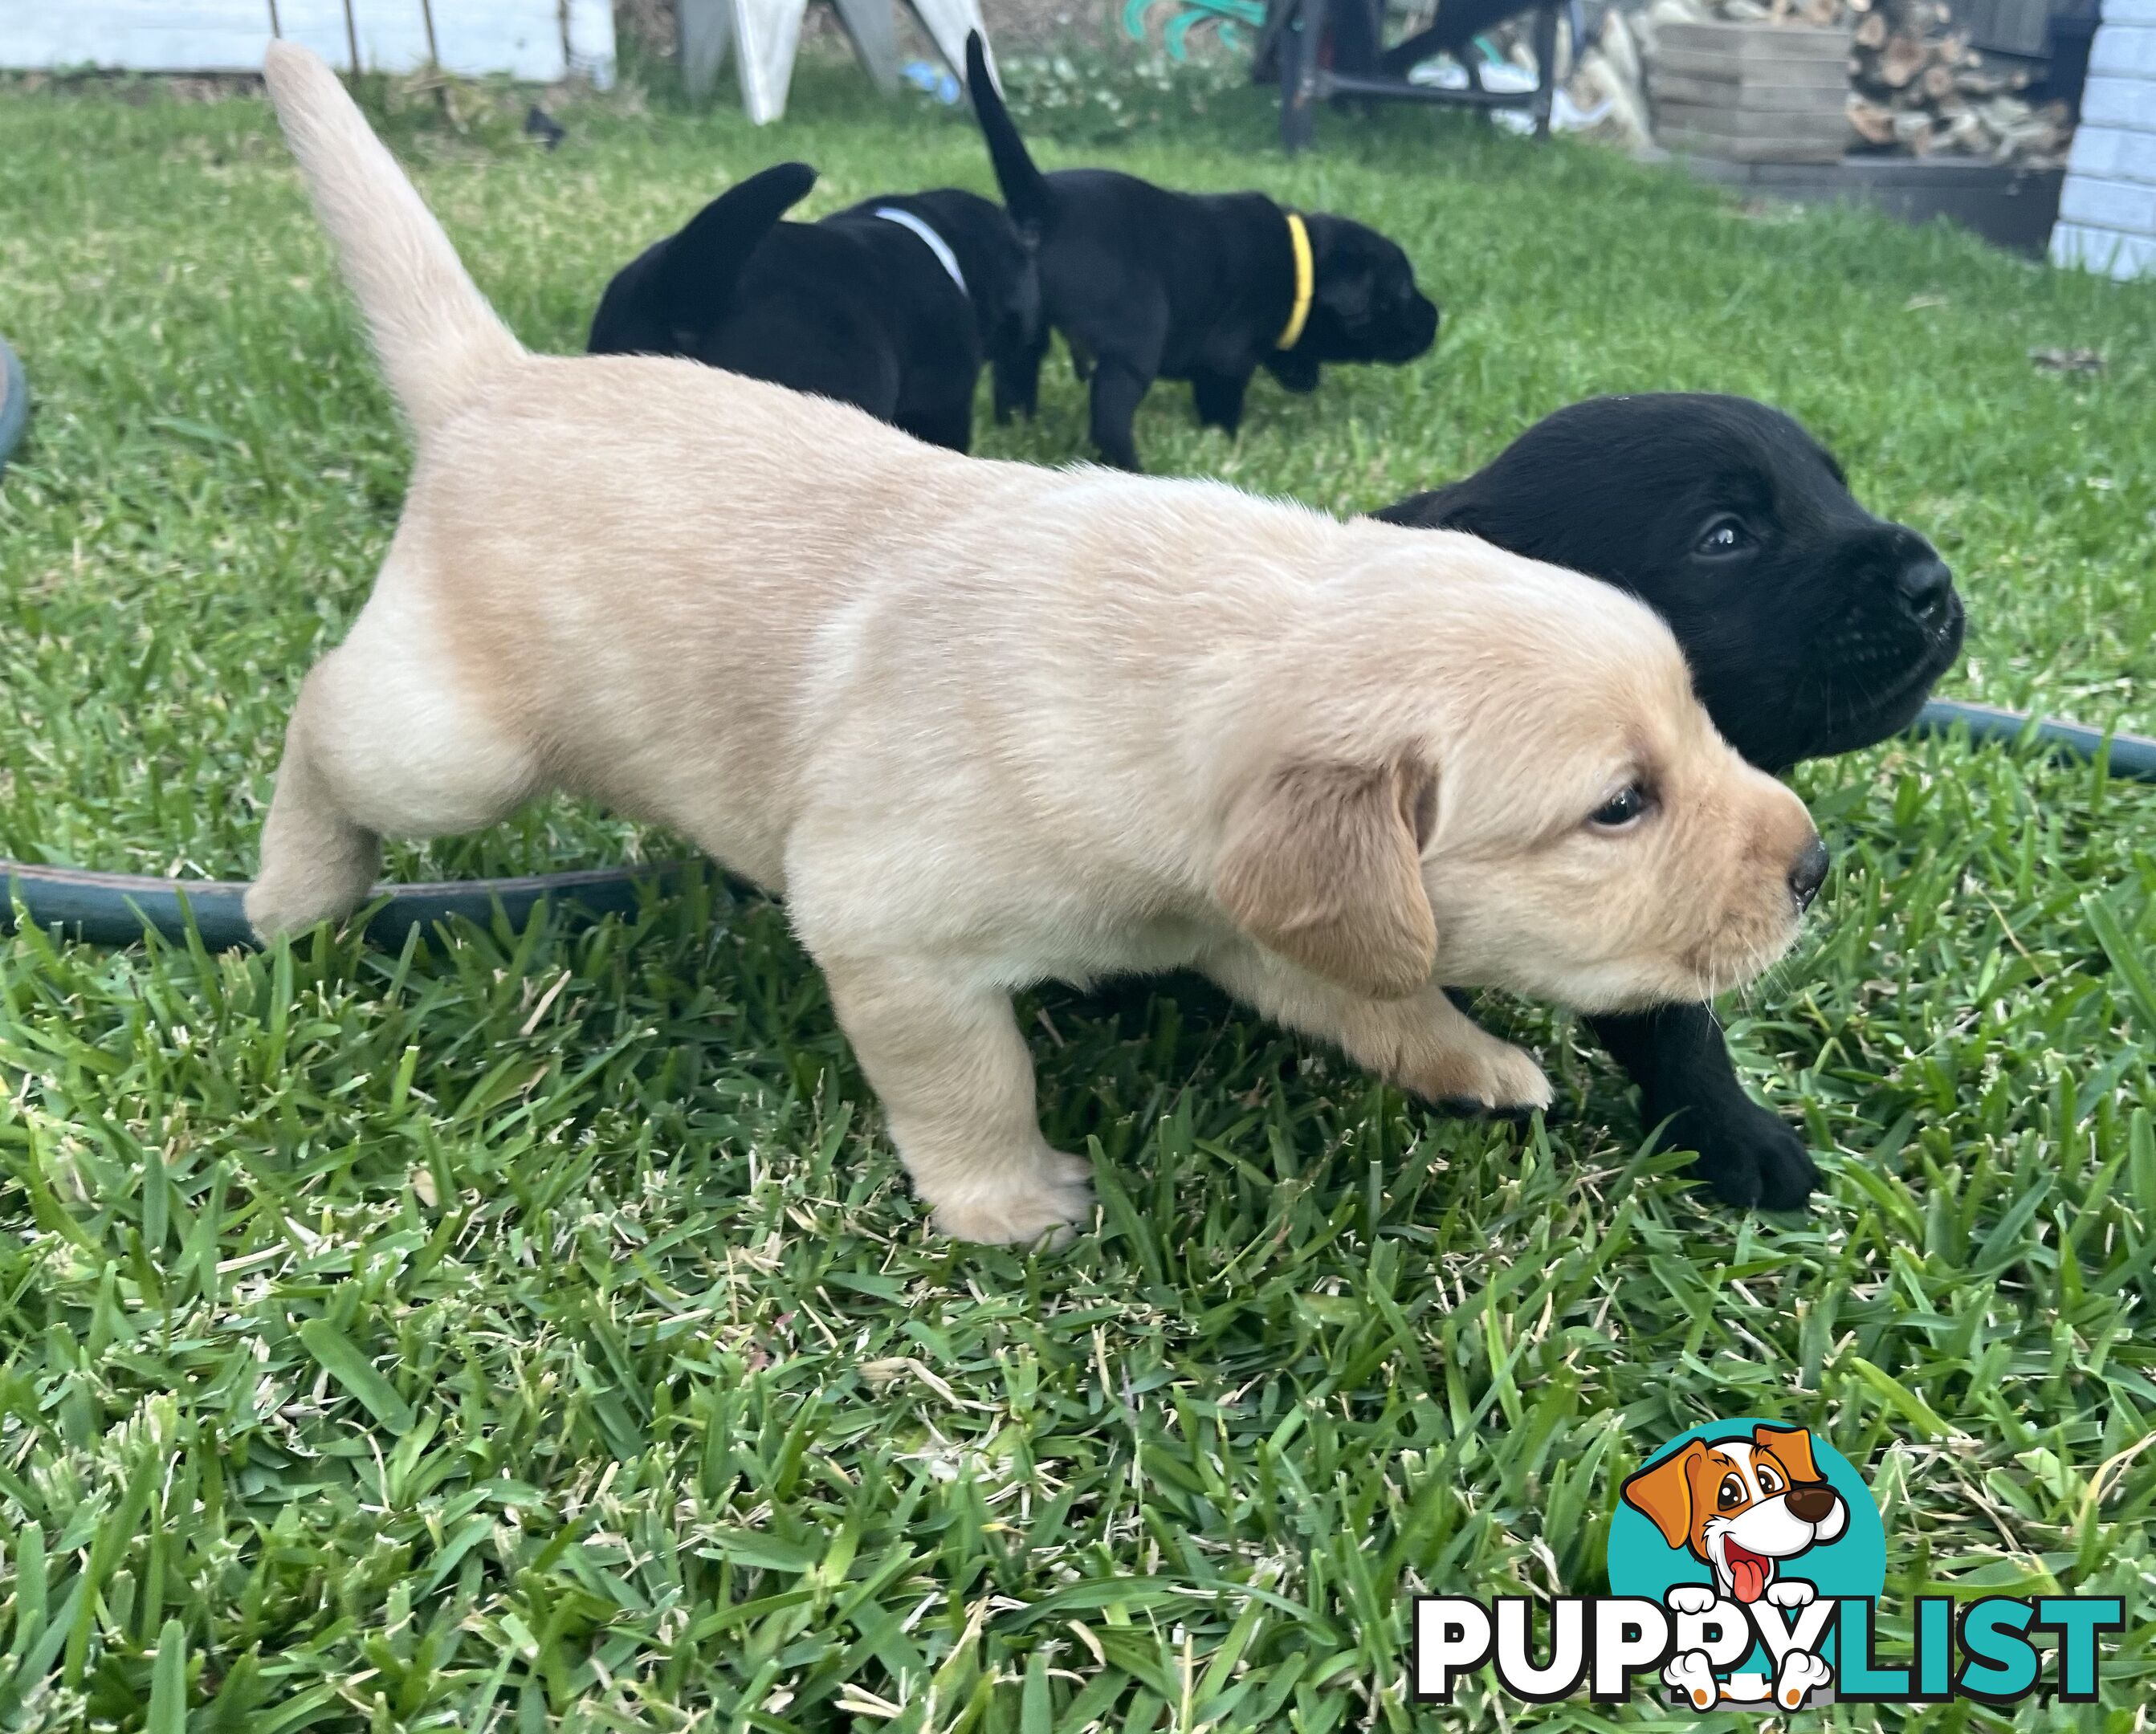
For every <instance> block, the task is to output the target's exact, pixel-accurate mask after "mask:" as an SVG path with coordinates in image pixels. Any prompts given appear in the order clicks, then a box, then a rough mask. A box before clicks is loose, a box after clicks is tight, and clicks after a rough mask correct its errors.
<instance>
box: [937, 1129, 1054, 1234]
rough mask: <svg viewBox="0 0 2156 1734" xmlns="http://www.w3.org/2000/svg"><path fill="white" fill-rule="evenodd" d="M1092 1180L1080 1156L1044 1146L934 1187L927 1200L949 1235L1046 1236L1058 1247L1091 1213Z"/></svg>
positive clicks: (942, 1229) (945, 1232)
mask: <svg viewBox="0 0 2156 1734" xmlns="http://www.w3.org/2000/svg"><path fill="white" fill-rule="evenodd" d="M1092 1180H1093V1170H1092V1167H1091V1164H1090V1163H1088V1162H1086V1161H1085V1160H1084V1159H1083V1158H1081V1157H1075V1156H1065V1155H1064V1154H1063V1153H1062V1152H1060V1151H1056V1150H1049V1149H1045V1148H1044V1149H1043V1150H1041V1151H1040V1152H1038V1153H1037V1154H1035V1155H1032V1156H1029V1157H1027V1158H1026V1159H1025V1160H1024V1161H1023V1162H1014V1163H1012V1164H1010V1165H1009V1167H1006V1168H1003V1169H999V1170H998V1171H997V1172H994V1173H993V1174H989V1175H983V1176H979V1177H973V1178H971V1179H968V1180H964V1181H960V1182H957V1183H947V1184H945V1185H943V1186H942V1187H939V1188H937V1193H936V1195H935V1196H934V1197H933V1198H929V1199H928V1202H929V1203H931V1204H932V1205H933V1206H934V1207H935V1213H936V1226H937V1229H939V1230H941V1231H942V1233H944V1234H948V1235H949V1236H950V1237H951V1238H952V1239H953V1240H970V1241H973V1242H974V1243H975V1244H977V1245H982V1246H1030V1245H1032V1244H1034V1243H1035V1242H1036V1241H1039V1240H1040V1239H1043V1238H1044V1237H1045V1238H1046V1239H1047V1241H1048V1244H1049V1245H1050V1246H1051V1247H1061V1246H1064V1245H1066V1244H1069V1242H1070V1239H1071V1236H1072V1235H1073V1234H1075V1232H1076V1230H1077V1229H1079V1228H1080V1227H1081V1226H1082V1225H1083V1224H1086V1222H1088V1221H1090V1220H1091V1218H1092V1214H1093V1186H1092ZM924 1196H927V1195H926V1194H925V1193H924Z"/></svg>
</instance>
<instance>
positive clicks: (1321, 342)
mask: <svg viewBox="0 0 2156 1734" xmlns="http://www.w3.org/2000/svg"><path fill="white" fill-rule="evenodd" d="M1303 223H1304V227H1305V228H1307V230H1308V231H1309V233H1310V251H1311V264H1312V269H1313V272H1314V284H1313V291H1314V292H1313V294H1312V297H1311V304H1310V318H1309V321H1308V322H1307V323H1306V325H1305V326H1303V331H1302V336H1301V339H1300V340H1299V341H1297V342H1296V346H1295V347H1294V348H1293V349H1292V350H1291V351H1289V354H1290V356H1291V357H1293V358H1295V359H1296V360H1298V361H1307V362H1394V363H1399V362H1411V361H1413V360H1414V358H1415V357H1417V356H1419V355H1421V354H1423V353H1424V351H1427V350H1428V349H1429V348H1430V345H1431V344H1433V343H1435V341H1437V304H1436V303H1435V302H1434V301H1432V300H1430V298H1429V297H1428V296H1427V295H1424V294H1423V293H1422V291H1421V290H1419V289H1417V288H1416V287H1415V280H1414V266H1412V265H1410V264H1409V263H1408V256H1407V254H1404V253H1403V252H1401V251H1400V249H1399V247H1397V246H1395V245H1394V244H1393V243H1392V242H1390V241H1389V240H1387V239H1385V238H1384V236H1383V235H1381V234H1379V233H1378V232H1377V230H1375V229H1373V228H1366V227H1365V226H1364V225H1363V224H1362V223H1353V222H1350V221H1349V220H1348V219H1347V218H1345V217H1332V216H1327V215H1326V214H1325V213H1322V212H1319V213H1317V214H1315V215H1312V216H1309V217H1306V218H1304V219H1303Z"/></svg>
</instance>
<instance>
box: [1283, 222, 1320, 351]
mask: <svg viewBox="0 0 2156 1734" xmlns="http://www.w3.org/2000/svg"><path fill="white" fill-rule="evenodd" d="M1287 244H1288V245H1289V246H1290V247H1291V248H1292V249H1294V251H1295V309H1294V310H1293V311H1292V312H1291V313H1290V314H1289V315H1288V316H1287V325H1286V327H1285V328H1284V329H1283V330H1282V331H1281V334H1280V341H1278V342H1277V343H1276V344H1274V345H1273V347H1274V348H1276V349H1293V348H1294V347H1295V346H1296V344H1297V343H1298V342H1300V341H1301V339H1302V328H1303V326H1305V325H1306V323H1307V322H1308V321H1309V319H1310V297H1311V295H1312V291H1313V290H1316V289H1317V267H1316V266H1315V265H1314V264H1312V262H1311V258H1310V231H1309V230H1308V229H1306V228H1304V227H1303V226H1302V218H1301V217H1299V216H1297V215H1296V213H1294V212H1293V211H1290V212H1289V213H1287Z"/></svg>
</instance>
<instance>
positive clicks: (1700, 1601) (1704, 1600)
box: [1664, 1583, 1722, 1613]
mask: <svg viewBox="0 0 2156 1734" xmlns="http://www.w3.org/2000/svg"><path fill="white" fill-rule="evenodd" d="M1664 1599H1665V1600H1666V1601H1667V1603H1669V1608H1670V1611H1671V1613H1706V1612H1707V1610H1708V1609H1709V1608H1712V1607H1713V1606H1714V1604H1715V1603H1717V1601H1719V1600H1721V1599H1722V1598H1720V1597H1719V1596H1717V1595H1716V1594H1715V1593H1714V1592H1713V1591H1712V1589H1710V1588H1707V1585H1705V1584H1704V1583H1679V1584H1676V1585H1674V1586H1673V1587H1672V1588H1671V1590H1670V1593H1669V1594H1668V1595H1667V1596H1666V1598H1664Z"/></svg>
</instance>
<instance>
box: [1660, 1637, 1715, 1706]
mask: <svg viewBox="0 0 2156 1734" xmlns="http://www.w3.org/2000/svg"><path fill="white" fill-rule="evenodd" d="M1662 1684H1663V1685H1666V1686H1668V1687H1670V1688H1671V1690H1674V1691H1680V1692H1682V1693H1683V1694H1684V1695H1685V1696H1686V1697H1687V1698H1689V1699H1690V1700H1691V1707H1692V1708H1693V1709H1694V1710H1712V1708H1713V1707H1714V1706H1715V1704H1716V1703H1717V1701H1719V1700H1720V1698H1721V1696H1722V1685H1721V1683H1720V1682H1719V1681H1718V1680H1716V1679H1715V1677H1714V1669H1713V1666H1712V1664H1710V1663H1709V1662H1708V1660H1707V1652H1706V1651H1705V1650H1703V1649H1685V1650H1680V1651H1678V1652H1677V1654H1675V1655H1674V1656H1671V1658H1670V1664H1669V1665H1668V1666H1667V1667H1666V1668H1665V1669H1663V1670H1662Z"/></svg>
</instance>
